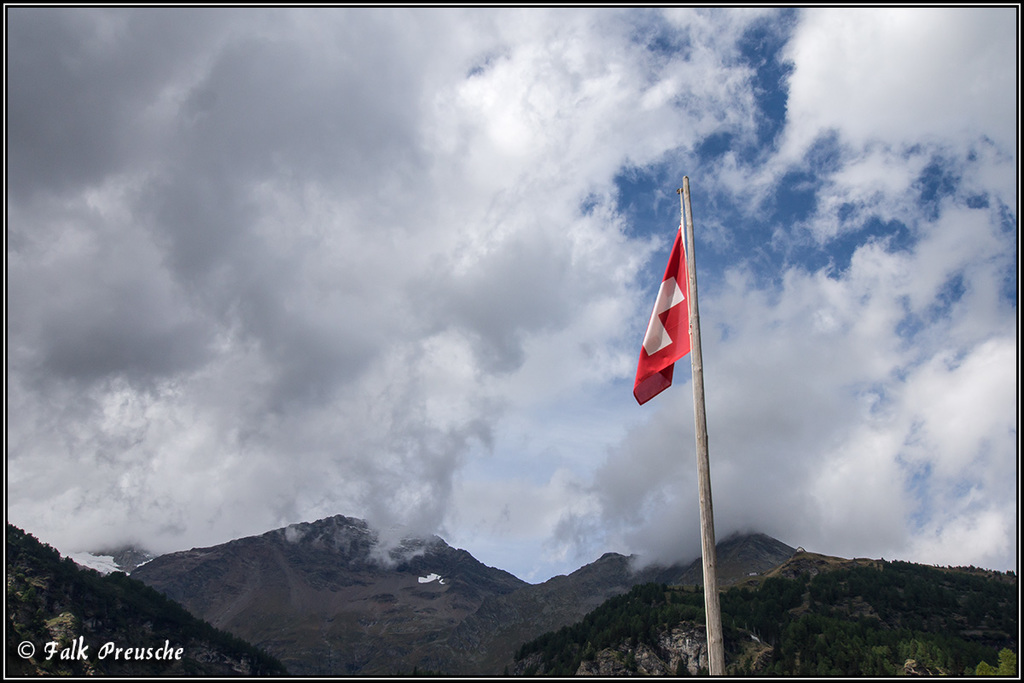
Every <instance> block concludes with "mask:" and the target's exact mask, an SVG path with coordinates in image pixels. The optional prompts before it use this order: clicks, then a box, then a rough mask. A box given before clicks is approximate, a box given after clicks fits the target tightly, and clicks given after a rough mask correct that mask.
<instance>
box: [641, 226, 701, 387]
mask: <svg viewBox="0 0 1024 683" xmlns="http://www.w3.org/2000/svg"><path fill="white" fill-rule="evenodd" d="M682 233H683V231H682V227H681V226H680V229H679V230H677V231H676V241H675V243H674V244H673V245H672V254H671V255H670V256H669V257H668V267H667V268H666V269H665V277H664V278H663V279H662V281H661V289H660V290H658V299H657V300H656V301H655V302H654V311H653V312H652V313H651V322H650V323H648V325H647V334H645V335H644V343H643V346H641V347H640V362H639V364H638V365H637V368H636V381H635V382H634V383H633V396H634V397H635V398H636V400H637V403H639V404H640V405H643V404H644V403H647V402H648V401H650V400H651V399H652V398H654V397H655V396H657V395H658V394H660V393H661V392H662V391H664V390H665V389H668V388H669V387H670V386H672V370H673V369H674V368H675V362H676V361H677V360H679V359H680V358H682V357H683V356H685V355H686V354H688V353H689V352H690V307H689V305H688V304H687V302H686V295H685V291H686V289H687V287H688V283H689V280H688V278H687V275H686V259H685V258H683V244H682V243H683V239H682Z"/></svg>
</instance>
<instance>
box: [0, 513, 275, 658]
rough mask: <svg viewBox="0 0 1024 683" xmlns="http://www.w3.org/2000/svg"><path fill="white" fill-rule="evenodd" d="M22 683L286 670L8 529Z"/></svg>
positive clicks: (158, 600) (12, 651)
mask: <svg viewBox="0 0 1024 683" xmlns="http://www.w3.org/2000/svg"><path fill="white" fill-rule="evenodd" d="M6 584H7V628H6V635H7V660H6V672H7V674H8V675H13V676H32V675H40V674H46V675H71V676H82V675H114V676H136V677H138V676H152V675H173V676H182V675H188V676H225V675H245V676H252V675H271V676H274V675H282V674H285V673H286V671H285V668H284V667H283V666H282V665H281V663H280V662H279V661H278V660H276V659H275V658H273V657H271V656H270V655H268V654H266V653H265V652H263V651H262V650H259V649H257V648H255V647H253V646H252V645H250V644H248V643H246V642H244V641H242V640H241V639H239V638H236V637H234V636H232V635H230V634H228V633H225V632H223V631H220V630H218V629H215V628H214V627H213V626H211V625H210V624H208V623H206V622H204V621H201V620H199V619H197V618H195V617H194V616H192V615H191V614H189V613H188V612H187V611H186V610H185V608H183V607H182V606H181V605H179V604H177V603H176V602H174V601H173V600H170V599H169V598H167V597H165V596H164V595H162V594H161V593H159V592H157V591H155V590H153V589H152V588H150V587H148V586H146V585H145V584H143V583H141V582H139V581H136V580H134V579H131V578H129V577H128V576H126V575H125V574H123V573H120V572H116V573H113V574H109V575H107V576H103V575H101V574H100V573H99V572H96V571H94V570H92V569H84V568H82V567H79V566H78V565H76V564H75V563H74V562H73V561H72V560H70V559H68V558H61V556H60V553H58V552H57V551H56V550H55V549H53V548H52V547H50V546H49V545H46V544H44V543H40V542H39V540H38V539H36V538H35V537H34V536H32V535H31V534H27V533H25V532H24V531H22V530H21V529H18V528H17V527H14V526H11V525H9V524H8V525H7V538H6Z"/></svg>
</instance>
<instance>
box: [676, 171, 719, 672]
mask: <svg viewBox="0 0 1024 683" xmlns="http://www.w3.org/2000/svg"><path fill="white" fill-rule="evenodd" d="M678 193H679V195H680V197H679V211H680V213H681V214H682V215H683V217H684V220H685V222H686V270H687V272H688V273H689V280H690V281H689V283H688V285H687V286H688V295H687V296H688V299H689V309H690V364H691V368H692V370H693V419H694V423H695V425H696V433H697V479H698V486H699V491H700V541H701V558H702V559H703V564H704V611H705V614H706V615H707V622H706V623H707V630H708V668H709V670H710V673H711V675H712V676H722V675H724V674H725V651H724V643H723V640H722V613H721V611H720V610H719V603H718V557H717V552H716V550H715V516H714V511H713V510H712V506H711V466H710V463H709V460H708V425H707V415H706V414H705V412H704V362H703V359H702V358H701V353H700V316H699V314H698V311H697V264H696V260H695V259H694V254H693V214H692V212H691V210H690V179H689V178H688V177H686V176H683V188H682V189H681V190H679V191H678ZM684 204H685V210H684Z"/></svg>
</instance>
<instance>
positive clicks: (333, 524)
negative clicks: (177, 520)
mask: <svg viewBox="0 0 1024 683" xmlns="http://www.w3.org/2000/svg"><path fill="white" fill-rule="evenodd" d="M132 576H133V577H134V578H138V579H139V580H141V581H143V582H145V583H147V584H149V585H150V586H153V587H154V588H156V589H158V590H160V591H162V592H163V593H165V594H166V595H167V596H168V597H170V598H172V599H174V600H177V601H178V602H180V603H181V604H182V605H184V606H185V607H186V608H188V609H189V610H190V611H191V612H192V613H193V614H196V615H200V616H202V617H203V618H204V619H206V620H208V621H210V623H212V624H213V625H215V626H217V627H218V628H223V629H225V630H228V631H230V632H231V633H234V634H235V635H237V636H239V637H241V638H244V639H245V640H247V641H249V642H252V643H256V644H258V645H259V646H261V647H263V648H265V649H266V650H267V651H268V652H272V653H275V654H276V655H277V656H278V657H279V658H280V659H281V661H283V662H284V663H285V665H286V666H287V667H288V669H289V671H291V672H292V673H293V674H300V675H317V674H333V675H345V674H371V675H372V674H396V673H403V672H412V671H413V670H414V669H415V668H419V669H428V670H435V671H449V670H451V669H452V668H453V666H454V660H455V659H457V658H458V656H459V654H458V653H457V652H455V653H453V652H452V651H451V649H450V648H449V647H447V639H448V636H449V634H450V633H451V631H452V630H453V629H454V628H455V627H456V626H457V625H458V624H459V623H461V622H462V621H463V620H465V619H466V618H467V617H468V616H469V615H471V614H473V613H474V612H475V611H476V610H477V609H478V608H479V607H480V605H481V604H482V603H483V602H484V601H485V600H486V599H487V598H490V597H494V596H498V595H503V594H507V593H511V592H513V591H516V590H518V589H520V588H523V587H524V586H527V585H528V584H526V583H525V582H524V581H521V580H520V579H517V578H516V577H515V576H513V575H512V574H509V573H508V572H505V571H502V570H500V569H494V568H491V567H487V566H485V565H483V564H482V563H480V562H478V561H477V560H476V559H474V558H473V556H472V555H470V554H469V553H468V552H466V551H464V550H457V549H454V548H452V547H450V546H449V545H448V544H446V543H445V542H444V541H443V540H441V539H440V538H437V537H433V538H430V539H420V540H417V539H412V540H406V541H403V542H402V543H401V544H399V545H398V546H397V547H394V548H391V549H386V548H384V547H383V546H382V544H381V543H380V540H379V537H378V535H377V533H376V532H374V531H373V530H371V529H370V528H369V527H368V526H367V524H366V523H365V522H363V521H362V520H358V519H352V518H348V517H343V516H336V517H330V518H327V519H322V520H319V521H317V522H313V523H303V524H295V525H292V526H289V527H285V528H282V529H277V530H274V531H270V532H267V533H265V534H263V535H261V536H252V537H248V538H242V539H238V540H235V541H231V542H229V543H225V544H223V545H219V546H214V547H211V548H193V549H192V550H188V551H183V552H177V553H171V554H168V555H162V556H160V557H157V558H155V559H153V560H151V561H150V562H148V563H146V564H144V565H142V566H141V567H139V568H138V569H136V570H135V571H134V572H133V573H132Z"/></svg>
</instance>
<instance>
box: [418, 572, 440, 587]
mask: <svg viewBox="0 0 1024 683" xmlns="http://www.w3.org/2000/svg"><path fill="white" fill-rule="evenodd" d="M417 580H418V581H419V582H420V583H430V582H431V581H437V582H438V583H439V584H441V585H444V579H443V578H442V577H441V575H440V574H427V575H426V576H421V577H419V579H417Z"/></svg>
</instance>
